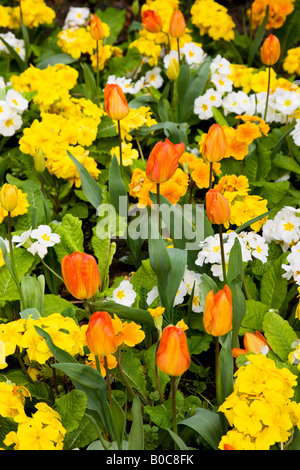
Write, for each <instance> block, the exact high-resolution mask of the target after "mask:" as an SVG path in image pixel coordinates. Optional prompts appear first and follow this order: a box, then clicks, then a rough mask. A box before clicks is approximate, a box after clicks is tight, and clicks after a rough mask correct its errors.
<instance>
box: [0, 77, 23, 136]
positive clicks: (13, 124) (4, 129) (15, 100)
mask: <svg viewBox="0 0 300 470" xmlns="http://www.w3.org/2000/svg"><path fill="white" fill-rule="evenodd" d="M27 108H28V101H27V100H26V99H25V98H24V97H23V96H22V95H21V93H19V92H18V91H16V90H13V89H8V90H7V91H6V86H5V83H4V81H3V79H2V77H0V135H3V136H5V137H10V136H12V135H14V134H15V132H16V131H17V130H19V129H20V128H21V127H22V124H23V120H22V114H23V112H24V111H25V109H27Z"/></svg>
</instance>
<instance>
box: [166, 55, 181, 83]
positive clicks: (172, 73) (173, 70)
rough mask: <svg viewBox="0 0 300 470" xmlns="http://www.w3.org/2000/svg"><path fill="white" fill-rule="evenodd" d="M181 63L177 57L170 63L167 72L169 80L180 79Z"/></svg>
mask: <svg viewBox="0 0 300 470" xmlns="http://www.w3.org/2000/svg"><path fill="white" fill-rule="evenodd" d="M179 70H180V68H179V62H178V60H176V59H175V57H172V58H171V60H170V63H169V67H168V70H167V77H168V79H169V80H172V81H175V80H177V78H178V75H179Z"/></svg>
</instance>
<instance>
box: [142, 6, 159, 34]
mask: <svg viewBox="0 0 300 470" xmlns="http://www.w3.org/2000/svg"><path fill="white" fill-rule="evenodd" d="M142 24H143V26H144V28H145V29H146V30H147V31H149V32H150V33H159V32H160V31H161V29H162V26H163V22H162V19H161V17H160V16H159V14H158V13H157V12H156V11H155V10H144V11H143V13H142Z"/></svg>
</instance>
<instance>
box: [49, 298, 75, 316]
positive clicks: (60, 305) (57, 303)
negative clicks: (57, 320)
mask: <svg viewBox="0 0 300 470" xmlns="http://www.w3.org/2000/svg"><path fill="white" fill-rule="evenodd" d="M68 308H73V304H72V303H71V302H69V301H68V300H66V299H63V298H62V297H60V296H59V295H54V294H45V296H44V304H43V310H42V312H41V315H42V317H47V316H48V315H51V314H52V313H62V312H63V311H64V310H66V309H68Z"/></svg>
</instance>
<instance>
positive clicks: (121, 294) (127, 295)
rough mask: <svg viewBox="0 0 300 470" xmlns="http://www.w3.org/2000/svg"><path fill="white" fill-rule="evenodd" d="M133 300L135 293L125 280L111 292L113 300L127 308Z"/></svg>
mask: <svg viewBox="0 0 300 470" xmlns="http://www.w3.org/2000/svg"><path fill="white" fill-rule="evenodd" d="M135 298H136V292H135V291H134V289H133V286H132V284H131V283H130V282H129V281H127V280H124V281H122V282H121V283H120V285H119V287H117V288H116V289H115V290H114V291H113V300H114V301H115V302H116V303H118V304H122V305H126V306H127V307H131V306H132V305H133V304H134V301H135Z"/></svg>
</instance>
